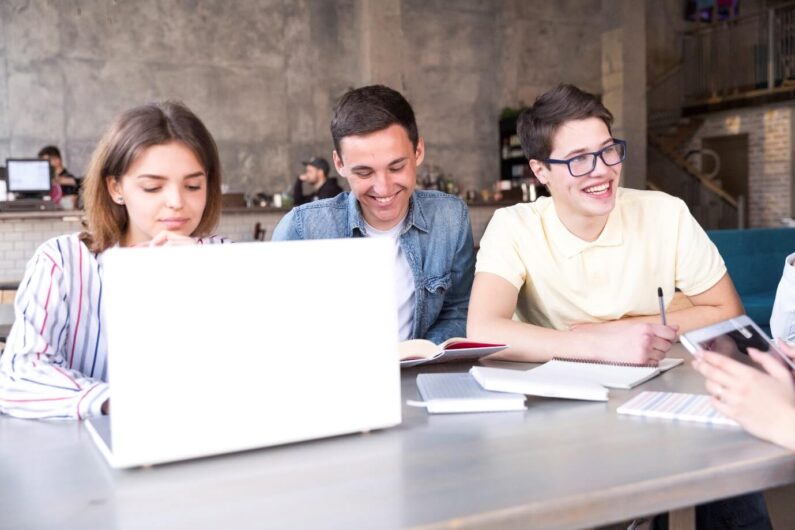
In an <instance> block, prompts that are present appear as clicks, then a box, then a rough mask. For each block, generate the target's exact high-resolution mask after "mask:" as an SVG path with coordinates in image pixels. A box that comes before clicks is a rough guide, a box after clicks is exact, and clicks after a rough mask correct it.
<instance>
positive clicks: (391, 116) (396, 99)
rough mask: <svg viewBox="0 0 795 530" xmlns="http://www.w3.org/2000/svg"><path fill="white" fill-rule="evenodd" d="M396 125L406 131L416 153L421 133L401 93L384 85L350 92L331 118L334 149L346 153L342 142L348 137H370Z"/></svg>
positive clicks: (340, 102) (342, 99) (409, 106)
mask: <svg viewBox="0 0 795 530" xmlns="http://www.w3.org/2000/svg"><path fill="white" fill-rule="evenodd" d="M395 124H398V125H400V126H402V127H403V128H404V129H405V130H406V134H407V135H408V137H409V140H411V144H412V145H413V146H414V149H415V150H416V149H417V144H418V142H419V133H418V132H417V121H416V120H415V118H414V110H413V109H412V108H411V105H409V102H408V101H406V98H404V97H403V95H402V94H401V93H400V92H398V91H397V90H394V89H392V88H389V87H388V86H384V85H370V86H364V87H361V88H356V89H353V90H349V91H348V92H346V93H345V94H344V95H343V96H342V97H341V98H340V100H339V102H338V103H337V106H336V107H335V108H334V115H333V116H332V117H331V139H332V140H333V141H334V149H336V151H337V153H340V154H341V153H342V151H341V150H340V142H341V141H342V139H343V138H345V137H346V136H358V135H362V134H370V133H374V132H376V131H381V130H384V129H386V128H387V127H390V126H392V125H395Z"/></svg>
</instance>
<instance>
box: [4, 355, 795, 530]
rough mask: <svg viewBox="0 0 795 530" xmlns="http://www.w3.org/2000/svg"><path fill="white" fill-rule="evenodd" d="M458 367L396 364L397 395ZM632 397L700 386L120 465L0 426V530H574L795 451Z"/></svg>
mask: <svg viewBox="0 0 795 530" xmlns="http://www.w3.org/2000/svg"><path fill="white" fill-rule="evenodd" d="M674 355H675V356H683V357H685V356H687V353H686V352H684V350H683V349H682V348H681V346H676V347H675V350H674ZM512 367H513V366H512ZM515 367H522V368H527V367H528V366H527V365H518V364H517V365H515ZM351 369H355V367H351ZM465 369H466V367H464V366H450V365H439V366H435V367H426V368H425V369H422V368H417V369H413V370H407V371H405V372H404V374H403V399H404V400H406V399H416V397H417V392H416V386H415V381H414V380H415V375H416V374H417V373H418V372H420V371H461V370H465ZM644 390H664V391H680V392H681V391H684V392H688V391H689V392H703V391H704V390H703V381H702V380H701V378H700V376H699V375H698V374H697V373H696V372H695V371H693V369H692V367H691V366H690V365H689V362H687V363H685V364H684V365H682V366H679V367H677V368H674V369H673V370H671V371H670V372H667V373H665V374H663V375H661V376H659V377H657V378H655V379H653V380H651V381H649V382H647V383H645V384H643V385H640V386H639V387H636V388H635V389H633V390H631V391H611V398H610V401H609V402H607V403H604V402H583V401H567V400H552V399H543V398H528V409H527V411H524V412H503V413H484V414H458V415H428V414H427V413H426V412H425V411H424V409H416V408H411V407H408V406H404V408H403V413H404V419H403V423H402V425H400V426H399V427H396V428H392V429H387V430H383V431H377V432H372V433H367V434H355V435H349V436H341V437H337V438H332V439H327V440H320V441H314V442H306V443H300V444H293V445H288V446H283V447H276V448H269V449H260V450H256V451H248V452H244V453H238V454H233V455H224V456H219V457H212V458H205V459H200V460H195V461H190V462H182V463H176V464H168V465H162V466H156V467H153V468H144V469H136V470H128V471H116V470H112V469H111V468H110V467H108V466H107V465H106V463H105V461H104V459H103V458H102V456H101V455H100V453H99V451H98V450H97V449H96V448H95V446H94V445H93V443H92V441H91V439H90V437H89V434H88V432H87V431H86V429H85V427H84V426H83V425H82V424H80V423H76V422H64V423H51V422H40V421H25V420H15V419H11V418H8V417H0V455H2V456H1V457H0V514H2V516H0V528H58V529H62V530H63V529H71V528H80V529H86V528H103V529H111V528H148V529H154V528H169V529H175V528H176V529H180V528H186V529H188V528H190V529H196V528H241V529H245V528H271V527H272V528H403V527H424V528H442V527H446V528H449V527H456V528H473V527H479V528H490V529H493V528H516V527H521V528H549V529H553V528H580V527H584V526H596V525H599V524H606V523H609V522H613V521H620V520H626V519H630V518H632V517H636V516H640V515H644V514H649V513H656V512H662V511H667V510H671V509H677V508H683V507H687V506H691V505H693V504H697V503H700V502H705V501H708V500H712V499H716V498H722V497H727V496H732V495H736V494H739V493H743V492H748V491H755V490H761V489H765V488H770V487H776V486H779V485H782V484H787V483H792V482H795V454H793V453H791V452H789V451H786V450H784V449H781V448H779V447H776V446H774V445H772V444H768V443H765V442H762V441H760V440H757V439H755V438H753V437H751V436H750V435H748V434H746V433H744V432H743V431H742V430H739V429H737V428H731V427H719V426H709V425H702V424H696V423H682V422H675V421H669V420H653V419H648V418H638V417H633V416H620V415H618V414H616V411H615V409H616V408H617V407H618V406H619V405H621V404H622V403H624V402H625V401H627V400H628V399H629V398H630V397H632V396H633V395H635V394H637V393H638V392H641V391H644ZM318 399H322V396H318ZM276 406H278V404H276ZM266 415H267V412H266V407H265V406H263V417H262V418H261V419H259V420H257V419H256V418H250V419H248V420H247V421H267V419H266ZM175 421H179V419H178V418H175ZM208 421H211V420H210V419H208Z"/></svg>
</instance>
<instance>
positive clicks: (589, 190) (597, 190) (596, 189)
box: [583, 182, 610, 193]
mask: <svg viewBox="0 0 795 530" xmlns="http://www.w3.org/2000/svg"><path fill="white" fill-rule="evenodd" d="M609 187H610V183H609V182H605V183H604V184H602V185H601V186H591V187H590V188H585V189H584V190H583V191H584V192H585V193H601V192H603V191H606V190H607V188H609Z"/></svg>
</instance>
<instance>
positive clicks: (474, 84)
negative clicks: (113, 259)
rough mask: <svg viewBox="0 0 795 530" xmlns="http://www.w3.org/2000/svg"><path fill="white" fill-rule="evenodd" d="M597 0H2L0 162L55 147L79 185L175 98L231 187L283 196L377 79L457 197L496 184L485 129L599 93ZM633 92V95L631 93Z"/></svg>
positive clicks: (494, 142)
mask: <svg viewBox="0 0 795 530" xmlns="http://www.w3.org/2000/svg"><path fill="white" fill-rule="evenodd" d="M607 5H609V2H608V0H560V1H557V2H548V1H546V0H482V1H478V0H448V1H442V0H426V1H422V0H238V1H234V2H227V1H221V0H216V1H210V0H207V1H197V0H136V1H134V2H109V1H107V0H6V1H3V2H0V159H4V158H5V157H6V156H10V155H14V156H30V155H35V154H36V152H37V151H38V149H39V148H40V147H41V146H42V145H44V144H47V143H55V144H58V145H60V146H61V147H62V148H63V150H64V155H65V161H66V164H67V167H69V168H70V169H71V170H72V171H74V172H76V173H78V174H83V173H84V172H85V168H86V165H87V162H88V159H89V157H90V153H91V151H92V149H93V148H94V145H95V144H96V141H97V139H98V138H99V136H100V135H101V132H102V130H103V129H104V127H106V126H107V124H108V123H109V121H110V120H111V119H112V117H113V116H114V115H116V114H117V113H119V112H120V111H122V110H124V109H126V108H128V107H130V106H133V105H136V104H140V103H143V102H146V101H150V100H153V99H165V98H176V99H181V100H183V101H185V102H186V103H187V104H188V105H189V106H191V107H192V108H193V109H194V110H195V111H196V112H197V114H199V116H200V117H201V118H202V119H204V121H205V122H206V124H207V126H208V128H209V129H210V131H211V132H212V133H213V134H214V135H215V137H216V140H217V141H218V144H219V147H220V150H221V157H222V163H223V165H224V168H225V171H226V180H227V182H228V183H229V184H230V185H231V188H232V190H234V191H260V190H263V191H269V192H274V191H282V190H284V189H285V188H287V186H288V184H289V183H290V182H291V181H292V179H293V178H294V176H295V175H296V174H297V173H298V172H299V171H300V170H301V166H300V161H301V160H302V159H305V158H306V157H307V156H309V155H310V154H313V153H322V154H326V155H327V156H328V153H330V151H331V141H330V138H329V132H328V124H329V119H330V112H331V109H332V107H333V104H334V102H335V100H336V99H337V98H338V97H339V96H340V95H341V94H342V93H343V92H344V91H345V90H346V89H347V88H349V87H353V86H360V85H362V84H366V83H371V82H385V83H388V84H390V85H392V86H395V87H396V88H399V89H401V90H403V91H404V93H405V94H406V96H407V97H408V98H409V100H410V101H411V102H412V103H413V105H414V106H415V110H416V111H417V118H418V122H419V127H420V132H421V134H423V135H424V136H425V138H426V141H427V143H428V150H427V151H428V152H427V157H426V160H427V162H428V163H430V164H435V165H438V166H440V167H441V168H442V169H443V170H444V171H445V173H447V175H448V176H452V177H453V178H455V179H456V180H458V181H459V183H460V184H461V188H462V190H463V189H467V188H470V187H471V188H481V187H484V186H487V185H490V184H491V183H493V182H494V181H495V180H496V179H497V174H498V164H499V155H498V136H497V118H498V115H499V112H500V110H501V109H502V108H503V107H505V106H513V107H516V106H519V105H520V104H521V103H526V104H530V103H532V101H533V99H534V98H535V97H536V96H537V95H539V94H540V93H542V92H543V91H545V90H546V89H548V88H550V87H552V86H554V85H555V84H557V83H560V82H572V83H575V84H578V85H580V86H581V87H583V88H585V89H587V90H590V91H594V92H601V91H602V72H601V67H600V64H601V40H600V34H601V32H602V31H603V30H604V29H605V28H607V27H608V24H606V23H605V22H604V21H606V20H612V17H613V16H614V15H615V13H614V11H613V10H612V9H607V8H606V7H605V6H607ZM638 90H642V88H639V89H638Z"/></svg>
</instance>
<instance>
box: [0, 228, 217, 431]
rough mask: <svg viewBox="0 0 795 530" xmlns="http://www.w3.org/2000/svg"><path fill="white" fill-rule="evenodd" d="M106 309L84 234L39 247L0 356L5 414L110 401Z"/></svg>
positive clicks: (56, 414) (81, 411)
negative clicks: (104, 316) (104, 324)
mask: <svg viewBox="0 0 795 530" xmlns="http://www.w3.org/2000/svg"><path fill="white" fill-rule="evenodd" d="M197 241H198V242H199V243H203V244H216V243H226V242H228V240H226V239H224V238H221V237H217V236H212V237H208V238H203V239H198V240H197ZM101 309H102V253H99V254H95V253H92V252H91V251H90V250H89V249H88V247H87V246H86V245H85V244H84V243H83V242H82V241H80V239H79V234H71V235H65V236H60V237H55V238H53V239H50V240H49V241H47V242H46V243H44V244H43V245H41V246H40V247H39V248H38V249H37V250H36V253H35V255H34V256H33V258H32V259H31V260H30V262H28V265H27V268H26V270H25V275H24V277H23V278H22V282H21V283H20V284H19V289H18V291H17V296H16V300H15V302H14V325H13V327H12V328H11V333H10V334H9V337H8V343H7V344H6V347H5V350H4V351H3V352H2V354H0V412H2V413H5V414H8V415H11V416H16V417H20V418H51V419H59V418H60V419H84V418H87V417H89V416H96V415H99V414H101V407H102V404H103V403H104V402H105V401H106V400H107V399H108V397H109V394H108V383H107V374H108V364H107V359H108V351H107V341H106V338H105V330H104V329H103V325H102V323H103V322H102V318H101V313H102V311H101Z"/></svg>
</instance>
